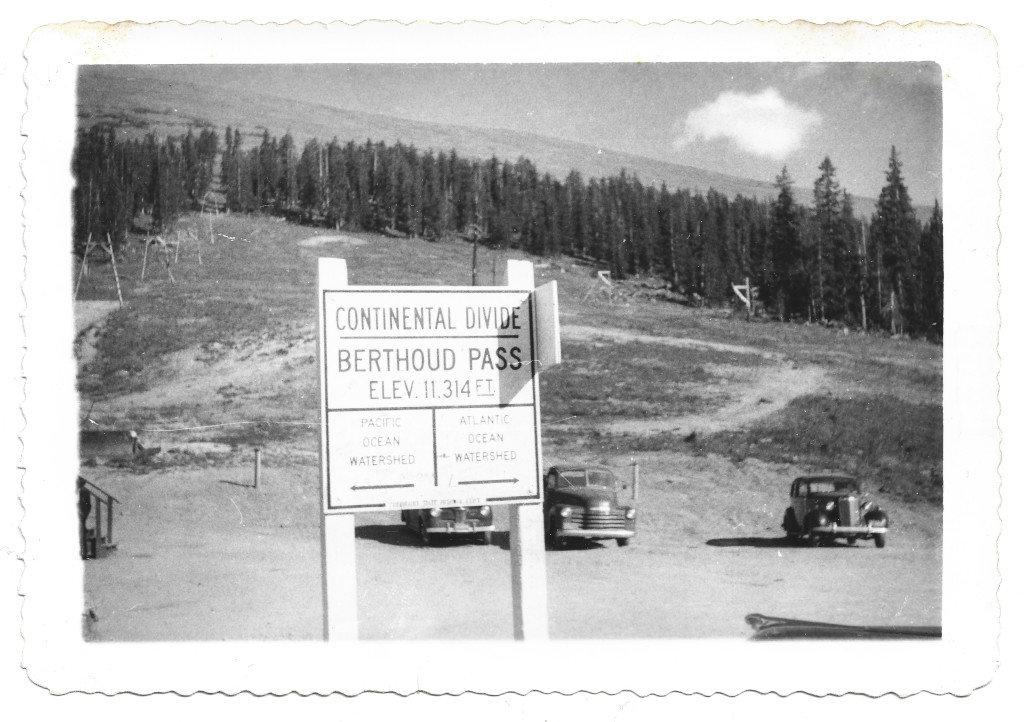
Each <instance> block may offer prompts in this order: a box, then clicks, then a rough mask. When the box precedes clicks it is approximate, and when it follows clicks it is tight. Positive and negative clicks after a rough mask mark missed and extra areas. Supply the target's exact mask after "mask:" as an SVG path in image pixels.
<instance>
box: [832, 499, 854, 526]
mask: <svg viewBox="0 0 1024 722" xmlns="http://www.w3.org/2000/svg"><path fill="white" fill-rule="evenodd" d="M836 506H838V507H839V525H840V526H853V525H854V524H856V523H857V521H858V520H859V517H858V514H857V499H856V498H854V497H852V496H848V497H846V498H845V499H840V500H839V502H838V503H837V504H836Z"/></svg>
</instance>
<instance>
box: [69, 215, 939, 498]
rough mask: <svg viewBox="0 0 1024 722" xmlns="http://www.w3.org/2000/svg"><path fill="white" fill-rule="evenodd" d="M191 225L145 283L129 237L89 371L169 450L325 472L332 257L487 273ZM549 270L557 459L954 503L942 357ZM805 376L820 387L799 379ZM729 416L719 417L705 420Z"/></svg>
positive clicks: (398, 274) (311, 240)
mask: <svg viewBox="0 0 1024 722" xmlns="http://www.w3.org/2000/svg"><path fill="white" fill-rule="evenodd" d="M179 229H180V230H182V231H183V232H185V233H187V232H188V231H190V230H191V231H193V232H197V235H198V237H199V238H200V239H201V240H200V241H198V242H197V241H192V240H189V239H188V237H187V235H184V234H183V235H182V236H180V238H181V239H182V245H181V246H180V247H178V248H177V250H176V251H175V250H174V249H169V250H168V251H167V252H166V254H165V253H162V252H160V251H158V250H157V247H155V246H154V247H152V248H151V250H150V252H149V255H148V257H147V258H145V262H146V273H145V279H144V280H143V279H142V267H143V262H144V251H143V248H144V247H143V245H142V244H141V243H139V242H138V240H139V239H134V242H133V243H131V244H130V245H129V247H128V251H127V253H126V255H125V257H124V258H123V259H122V260H121V261H120V262H119V268H118V270H119V273H120V279H121V286H122V292H123V294H124V296H125V299H126V305H125V307H124V308H123V309H121V310H117V311H115V312H114V313H113V314H112V315H111V316H110V317H109V319H108V321H107V323H106V325H105V327H104V328H103V330H102V333H101V334H100V335H99V337H98V340H97V344H96V351H97V353H96V355H95V357H93V358H92V359H91V360H89V361H88V362H86V363H83V364H82V366H81V370H80V377H79V388H80V393H81V395H82V397H83V398H82V408H83V409H91V410H92V413H91V416H92V418H93V419H95V420H96V421H98V422H99V423H100V425H101V426H106V427H117V428H136V429H140V430H143V431H146V430H171V431H172V432H173V433H171V434H170V435H169V436H168V435H165V436H160V435H159V434H157V435H156V436H155V437H154V433H155V432H153V433H149V434H144V438H150V439H153V438H156V440H157V442H158V443H165V444H166V443H167V441H166V439H171V438H184V437H187V438H189V439H192V440H203V441H214V442H221V443H229V444H253V443H261V444H263V443H278V444H280V443H285V444H286V445H287V447H288V448H289V449H294V450H302V451H305V452H308V453H307V456H306V457H305V458H306V462H304V463H315V458H316V457H315V450H316V448H317V443H318V442H317V433H316V428H317V419H318V411H317V398H318V391H317V379H316V373H315V370H314V369H315V365H314V364H315V338H316V329H315V319H316V310H315V292H314V288H315V283H316V259H317V258H318V257H319V256H334V257H343V258H345V259H346V260H347V262H348V265H349V278H350V281H351V282H352V283H354V284H357V285H469V283H470V278H471V269H470V259H471V249H472V247H471V245H470V244H468V243H465V242H462V241H457V240H449V241H442V242H437V243H430V242H427V241H424V240H420V239H396V238H390V237H384V236H376V235H372V234H354V235H347V236H344V237H342V240H339V241H336V242H327V243H320V241H321V240H322V239H323V238H324V234H326V232H323V231H321V232H320V233H321V235H319V236H318V235H316V234H317V231H316V230H315V229H310V228H308V227H301V226H297V225H292V224H290V223H287V222H283V221H278V220H275V219H271V218H266V217H260V216H242V215H230V216H227V215H221V216H218V217H217V218H216V219H215V221H214V223H213V240H212V241H211V237H210V233H209V228H208V227H207V226H206V224H205V222H202V223H200V222H199V219H198V218H196V217H194V216H192V217H186V218H184V219H182V220H181V221H180V223H179ZM166 237H168V238H170V239H172V240H173V239H175V238H177V237H178V235H177V233H175V232H171V233H169V234H166ZM511 255H512V256H513V257H525V256H523V255H522V254H518V253H514V254H511ZM508 257H510V254H509V253H507V252H504V251H497V252H496V251H492V250H490V249H483V250H482V251H481V253H480V259H479V269H480V271H479V275H480V279H481V282H482V283H483V284H485V285H488V284H491V283H495V284H497V285H502V284H503V283H504V268H505V260H506V259H507V258H508ZM533 260H534V261H535V263H536V281H537V283H538V284H542V283H545V282H547V281H549V280H556V281H557V282H558V285H559V298H560V305H561V323H562V325H563V354H564V359H565V361H564V363H563V364H562V365H561V366H559V367H557V368H555V369H551V370H550V371H548V372H546V373H544V374H543V375H542V377H541V378H542V386H541V388H542V414H543V421H544V443H545V451H546V453H553V454H555V455H556V456H561V457H563V458H565V457H569V458H582V459H587V458H591V459H598V460H599V459H600V458H602V456H604V455H607V454H629V453H633V452H640V451H658V450H665V449H671V450H677V451H680V450H681V451H685V452H687V453H691V454H695V455H700V454H720V455H724V456H726V457H727V458H732V459H734V460H735V461H737V462H739V461H742V460H743V459H747V458H759V459H764V460H767V461H777V462H783V463H790V464H802V465H804V466H806V467H808V468H817V469H832V470H844V471H849V472H855V473H858V474H862V475H864V476H866V477H867V478H869V479H871V480H872V481H873V482H874V483H876V484H877V485H878V486H880V487H883V488H885V489H887V490H888V491H890V492H891V493H893V494H896V495H900V496H903V497H905V498H907V499H919V500H925V501H937V500H938V499H940V498H941V488H942V407H941V399H942V355H941V347H938V346H935V345H932V344H928V343H925V342H919V341H908V340H892V339H889V338H888V337H886V336H882V335H869V336H861V335H859V334H855V333H851V334H843V333H837V332H835V331H833V330H830V329H824V328H820V327H816V326H804V325H797V324H781V323H776V322H768V321H754V322H750V323H748V322H745V321H744V320H743V317H742V316H741V315H737V316H735V317H732V316H731V315H730V314H728V313H721V312H710V311H700V310H697V309H693V308H689V307H686V306H683V305H681V304H679V303H675V302H674V301H673V299H672V297H671V296H670V295H669V294H667V293H666V292H665V290H664V289H663V288H661V284H659V283H657V282H655V281H653V280H645V279H637V280H633V281H630V282H624V283H618V284H616V285H615V287H614V288H612V289H608V288H606V287H605V286H603V284H600V283H599V282H598V281H597V280H596V278H595V276H594V273H593V269H591V268H589V267H587V266H585V265H581V264H579V262H577V261H574V260H572V259H566V258H554V259H533ZM172 275H173V281H172V278H171V276H172ZM78 298H79V300H107V301H110V300H115V299H116V293H115V290H114V282H113V273H112V272H111V269H110V268H109V267H103V266H99V267H94V268H93V269H92V271H91V272H90V274H89V275H88V276H86V277H85V278H84V279H83V281H82V284H81V288H80V291H79V295H78ZM772 379H776V381H775V382H774V383H769V382H771V381H772ZM801 379H810V380H812V381H813V383H807V384H805V386H804V387H801V388H795V386H794V384H795V383H798V382H800V381H801ZM751 394H753V396H751ZM745 397H749V398H745ZM791 397H792V400H789V399H790V398H791ZM759 409H767V410H769V411H770V413H758V410H759ZM734 412H735V413H734ZM716 414H717V415H718V416H717V417H719V418H720V419H721V423H713V424H710V425H707V424H704V425H700V424H697V423H696V422H694V421H693V419H706V418H716ZM736 414H739V416H738V417H736V418H734V416H735V415H736ZM744 415H745V416H744ZM746 417H749V419H750V423H743V419H744V418H746ZM734 421H735V422H736V423H733V422H734ZM161 433H163V432H161ZM175 434H176V435H177V436H175Z"/></svg>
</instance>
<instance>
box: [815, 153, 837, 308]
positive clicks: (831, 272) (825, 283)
mask: <svg viewBox="0 0 1024 722" xmlns="http://www.w3.org/2000/svg"><path fill="white" fill-rule="evenodd" d="M818 170H820V171H821V175H820V176H818V178H817V179H816V180H815V181H814V228H813V231H812V233H813V239H814V240H813V246H814V254H813V257H812V259H811V267H812V268H813V285H812V288H811V308H812V309H813V313H814V316H815V318H814V319H811V320H818V321H826V320H828V319H829V318H834V317H836V316H840V315H842V308H843V302H842V298H841V295H842V294H841V292H839V291H838V289H837V288H836V278H835V276H836V273H835V265H834V263H835V255H836V253H837V249H838V248H841V246H842V226H841V223H840V214H841V210H842V205H841V196H840V190H839V183H838V181H836V177H835V175H836V169H835V166H833V165H832V161H831V160H830V159H829V157H828V156H825V160H823V161H822V162H821V165H819V166H818Z"/></svg>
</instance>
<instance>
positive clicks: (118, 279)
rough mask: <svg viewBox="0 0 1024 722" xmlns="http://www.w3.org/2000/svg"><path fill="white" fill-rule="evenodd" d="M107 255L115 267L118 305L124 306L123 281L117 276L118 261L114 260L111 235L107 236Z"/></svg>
mask: <svg viewBox="0 0 1024 722" xmlns="http://www.w3.org/2000/svg"><path fill="white" fill-rule="evenodd" d="M107 253H109V254H110V265H111V266H113V267H114V285H116V286H117V305H118V306H123V305H124V299H123V298H121V279H120V278H119V277H118V275H117V259H116V258H114V244H113V243H111V242H110V234H109V233H108V234H107Z"/></svg>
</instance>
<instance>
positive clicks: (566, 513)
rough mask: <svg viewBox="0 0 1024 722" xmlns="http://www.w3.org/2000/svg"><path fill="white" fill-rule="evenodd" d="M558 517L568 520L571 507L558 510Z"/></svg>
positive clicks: (570, 514)
mask: <svg viewBox="0 0 1024 722" xmlns="http://www.w3.org/2000/svg"><path fill="white" fill-rule="evenodd" d="M558 516H560V517H562V518H563V519H568V518H569V517H570V516H572V507H570V506H563V507H562V508H561V509H559V510H558Z"/></svg>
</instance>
